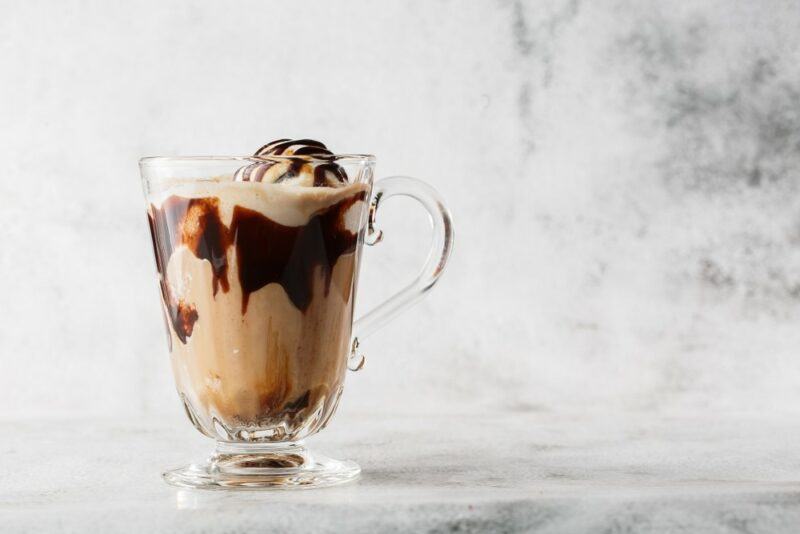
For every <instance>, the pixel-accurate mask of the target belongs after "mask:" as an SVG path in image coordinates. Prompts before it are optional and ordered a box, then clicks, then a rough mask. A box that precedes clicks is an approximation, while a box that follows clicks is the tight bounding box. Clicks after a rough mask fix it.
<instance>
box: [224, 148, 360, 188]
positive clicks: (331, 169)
mask: <svg viewBox="0 0 800 534" xmlns="http://www.w3.org/2000/svg"><path fill="white" fill-rule="evenodd" d="M253 157H255V158H265V161H258V162H255V163H252V164H250V165H246V166H244V167H241V168H240V169H238V170H237V171H236V173H235V174H234V175H233V179H234V181H239V182H264V183H272V184H287V185H296V186H301V187H342V186H344V185H346V184H347V183H348V180H347V173H346V172H345V170H344V169H343V168H342V167H341V166H340V165H338V164H337V163H336V162H335V158H334V155H333V152H331V151H330V150H328V147H326V146H325V145H324V144H323V143H321V142H319V141H315V140H313V139H277V140H275V141H272V142H269V143H267V144H266V145H264V146H262V147H261V148H259V149H258V150H256V152H255V154H253ZM271 158H274V159H271Z"/></svg>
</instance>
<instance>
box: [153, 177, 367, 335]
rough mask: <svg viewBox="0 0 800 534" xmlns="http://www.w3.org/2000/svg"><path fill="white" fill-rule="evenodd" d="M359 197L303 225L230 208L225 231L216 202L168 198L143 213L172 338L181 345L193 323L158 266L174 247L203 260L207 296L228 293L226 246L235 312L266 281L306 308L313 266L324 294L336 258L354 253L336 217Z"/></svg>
mask: <svg viewBox="0 0 800 534" xmlns="http://www.w3.org/2000/svg"><path fill="white" fill-rule="evenodd" d="M365 198H366V192H364V191H361V192H359V193H357V194H354V195H353V196H351V197H348V198H345V199H344V200H341V201H339V202H338V203H336V204H334V205H332V206H329V207H327V208H325V209H324V210H321V211H320V212H319V213H317V214H315V215H313V216H312V217H311V218H310V219H309V221H308V222H307V223H306V224H305V225H303V226H284V225H282V224H279V223H276V222H275V221H273V220H272V219H270V218H268V217H266V216H264V215H262V214H261V213H259V212H257V211H253V210H250V209H247V208H243V207H241V206H236V207H234V210H233V218H232V220H231V226H230V228H228V227H226V226H225V225H224V224H223V222H222V220H221V219H220V215H219V199H218V198H216V197H204V198H191V199H189V198H184V197H179V196H174V195H173V196H170V197H168V198H167V199H166V200H164V202H163V203H162V205H161V207H160V208H157V207H156V206H154V205H151V207H150V208H151V214H148V218H149V220H150V221H149V222H150V231H151V234H152V237H153V248H154V249H155V256H156V267H157V268H158V272H159V275H160V285H161V293H162V296H163V298H164V303H165V305H166V307H167V316H168V319H169V321H170V322H171V323H172V327H173V329H174V330H175V333H176V335H177V336H178V339H180V340H181V342H182V343H184V344H185V343H186V339H187V338H188V337H190V336H191V335H192V330H193V327H194V323H195V322H196V321H197V320H198V315H197V311H196V310H195V308H194V306H192V305H191V304H189V303H185V302H182V301H180V300H179V299H177V298H175V296H174V295H172V291H171V289H170V284H169V281H168V280H167V274H166V268H167V264H168V263H169V259H170V257H171V256H172V254H173V252H174V251H175V249H176V248H177V247H178V246H180V245H185V246H186V247H187V248H188V249H189V250H190V251H191V252H192V254H194V255H195V256H196V257H197V258H199V259H204V260H208V261H209V262H210V263H211V268H212V271H213V275H214V276H213V292H214V295H216V294H217V289H218V286H219V285H221V286H222V290H223V291H224V292H226V293H227V292H228V290H229V288H230V286H229V281H228V261H227V256H226V254H227V249H228V247H230V246H234V247H235V250H236V257H237V261H238V266H239V269H238V270H239V282H240V284H241V287H242V314H244V313H246V311H247V303H248V300H249V297H250V294H251V293H254V292H255V291H258V290H259V289H261V288H262V287H264V286H266V285H267V284H270V283H278V284H280V285H281V286H282V287H283V288H284V290H285V291H286V294H287V295H288V297H289V299H290V300H291V301H292V303H293V304H294V305H295V306H296V307H297V309H299V310H301V311H303V312H305V311H306V309H308V306H309V304H310V303H311V298H312V294H311V293H312V287H313V283H314V276H315V273H316V272H317V269H319V271H320V274H322V276H324V279H325V292H326V295H327V292H328V291H329V290H330V283H331V275H332V271H333V267H334V265H335V264H336V261H337V260H338V258H339V256H341V255H343V254H347V253H351V252H354V251H355V248H356V244H357V241H358V234H357V233H353V232H351V231H350V230H348V229H347V228H346V227H345V221H344V215H345V213H346V212H347V210H348V209H349V208H350V207H351V206H352V205H353V204H355V203H356V202H358V201H360V200H364V199H365Z"/></svg>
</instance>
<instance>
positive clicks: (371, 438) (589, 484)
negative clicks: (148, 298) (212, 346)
mask: <svg viewBox="0 0 800 534" xmlns="http://www.w3.org/2000/svg"><path fill="white" fill-rule="evenodd" d="M798 421H799V420H798V418H797V416H794V415H791V414H785V415H777V414H773V415H772V416H769V417H767V416H764V415H763V414H756V413H753V414H749V415H747V414H727V415H722V414H719V415H717V416H714V417H708V416H674V415H673V416H670V415H661V416H654V415H652V414H644V413H641V414H628V415H622V414H609V413H596V414H583V415H565V414H561V415H553V414H547V413H537V412H530V411H518V412H515V413H509V414H507V415H505V416H502V417H498V416H497V415H478V414H470V415H457V416H456V415H454V416H445V415H439V416H431V415H425V416H393V417H386V416H378V415H367V414H361V415H354V414H351V415H345V416H344V417H341V418H339V419H338V420H336V421H335V422H334V424H333V425H332V426H331V428H329V429H326V430H325V431H323V432H322V434H320V435H319V436H317V437H315V438H313V439H312V440H310V445H311V446H313V447H316V448H317V449H319V450H324V451H326V452H327V453H330V454H332V455H334V454H336V455H339V456H346V457H350V458H353V459H356V460H357V461H359V462H360V464H361V465H362V467H363V475H362V478H361V479H360V480H359V481H357V482H356V483H353V484H350V485H346V486H340V487H336V488H328V489H321V490H301V491H293V492H279V493H278V492H269V493H253V492H234V493H220V492H208V491H189V490H177V489H174V488H172V487H170V486H167V485H166V484H164V483H163V482H162V481H161V480H160V478H159V476H158V472H159V469H160V468H163V467H168V466H174V465H177V464H179V463H181V462H183V461H185V460H187V459H189V458H200V457H202V456H204V455H205V454H206V453H207V452H208V451H209V447H210V446H211V443H210V442H208V441H206V440H205V439H204V438H202V437H201V436H200V435H199V434H198V433H196V432H195V431H194V429H192V428H190V427H189V424H188V423H187V422H185V421H180V420H177V421H176V420H167V419H161V420H159V421H156V422H146V421H144V420H117V421H114V420H110V419H75V420H72V421H64V420H59V421H47V420H43V419H40V420H36V419H34V420H27V421H10V420H6V421H4V422H2V423H1V424H0V431H1V432H2V435H3V436H4V439H3V441H2V442H1V443H0V480H2V485H0V522H2V531H3V532H9V533H11V532H26V531H55V530H58V531H60V532H87V531H95V532H154V533H155V532H203V533H214V532H228V533H238V532H242V533H244V532H249V533H252V532H310V531H313V532H342V531H348V532H401V531H413V532H485V531H493V532H549V533H564V532H568V533H572V532H575V533H579V532H608V533H622V532H658V533H661V532H664V533H667V532H704V533H712V534H713V533H725V534H728V533H749V534H755V533H761V532H764V533H766V532H770V533H778V534H780V533H794V532H796V531H797V527H798V525H800V455H798V452H797V451H798V450H800V423H799V422H798Z"/></svg>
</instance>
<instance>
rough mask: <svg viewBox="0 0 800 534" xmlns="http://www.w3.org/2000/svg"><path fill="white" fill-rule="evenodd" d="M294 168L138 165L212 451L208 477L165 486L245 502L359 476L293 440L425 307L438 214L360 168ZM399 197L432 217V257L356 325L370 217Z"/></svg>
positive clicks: (364, 161) (324, 158)
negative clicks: (365, 348)
mask: <svg viewBox="0 0 800 534" xmlns="http://www.w3.org/2000/svg"><path fill="white" fill-rule="evenodd" d="M300 152H301V154H296V155H291V156H285V155H267V156H251V157H147V158H143V159H142V160H141V161H140V169H141V174H142V182H143V186H144V192H145V197H146V201H147V215H148V220H149V224H150V231H151V235H152V238H153V248H154V251H155V257H156V266H157V269H158V280H159V286H160V289H161V305H162V311H163V315H164V321H165V323H166V330H167V338H168V346H169V351H170V359H171V363H172V368H173V373H174V377H175V383H176V386H177V390H178V394H179V396H180V399H181V401H182V402H183V405H184V407H185V409H186V414H187V415H188V417H189V419H190V421H191V422H192V424H194V426H195V427H196V428H197V429H198V430H199V431H200V432H202V433H203V434H205V435H206V436H209V437H211V438H214V439H215V440H216V441H217V447H216V451H215V453H214V454H213V455H212V456H211V457H210V458H209V459H208V460H206V461H205V462H201V463H196V464H190V465H187V466H185V467H181V468H178V469H174V470H171V471H168V472H166V473H164V478H165V480H167V481H168V482H169V483H172V484H175V485H179V486H183V487H200V488H254V489H255V488H288V487H309V486H328V485H333V484H338V483H342V482H346V481H348V480H352V479H354V478H356V477H357V476H358V474H359V472H360V468H359V467H358V465H356V464H355V463H353V462H351V461H339V460H334V459H331V458H328V457H325V456H322V455H320V454H316V453H313V454H312V453H311V452H309V451H308V450H307V449H306V448H305V446H304V444H303V441H302V440H303V439H304V438H305V437H307V436H310V435H312V434H314V433H316V432H318V431H319V430H321V429H322V428H324V427H325V425H326V424H327V423H328V421H329V419H330V418H331V416H332V415H333V413H334V411H335V410H336V406H337V404H338V402H339V397H340V395H341V393H342V387H343V383H344V375H345V373H346V370H347V368H348V367H349V368H350V369H352V370H357V369H358V368H360V366H361V364H362V363H363V356H361V355H360V353H359V352H358V350H357V349H358V339H359V338H361V339H363V338H364V337H365V336H367V335H369V334H371V333H372V332H373V331H375V330H376V329H377V328H379V327H380V326H382V325H383V324H385V323H386V322H387V321H389V320H390V319H391V318H392V317H393V316H395V315H396V314H397V313H398V312H400V311H401V310H403V309H404V308H406V307H408V306H410V305H411V304H412V303H414V302H415V301H416V300H418V299H419V298H420V297H422V295H423V294H425V292H426V291H427V290H428V289H430V288H431V287H432V286H433V285H434V284H435V283H436V281H437V279H438V278H439V276H440V275H441V274H442V270H443V269H444V267H445V264H446V262H447V259H448V256H449V254H450V251H451V250H452V246H453V228H452V222H451V217H450V214H449V212H448V210H447V208H446V207H445V206H444V204H443V202H442V200H441V198H440V197H439V195H438V194H437V193H436V191H435V190H434V189H433V188H431V187H430V186H429V185H427V184H425V183H424V182H421V181H419V180H416V179H413V178H408V177H391V178H384V179H381V180H377V181H375V183H374V184H373V169H374V166H375V158H374V157H372V156H369V155H332V154H331V155H327V154H316V155H314V154H312V155H303V154H302V151H300ZM328 154H329V153H328ZM278 175H280V177H279V178H278V179H276V176H278ZM287 176H288V177H289V179H288V180H287V179H283V178H286V177H287ZM320 185H322V186H324V187H315V186H320ZM396 195H402V196H409V197H411V198H414V199H416V200H417V201H419V202H420V203H421V204H422V206H423V207H424V208H425V209H426V210H427V212H428V213H429V215H430V219H431V222H432V227H433V240H432V245H431V250H430V253H429V255H428V258H427V260H426V262H425V265H424V266H423V268H422V271H421V272H420V274H419V275H418V276H417V278H416V279H415V280H414V282H413V283H411V284H410V285H409V286H407V287H406V288H404V289H402V290H401V291H399V292H398V293H397V294H395V295H394V296H393V297H391V298H389V299H388V300H387V301H385V302H384V303H383V304H381V305H379V306H378V307H377V308H376V309H374V310H372V311H370V312H369V313H367V314H366V315H364V316H363V317H361V318H359V319H358V320H355V321H354V320H353V319H354V318H353V306H354V301H355V295H356V286H357V281H358V271H359V263H360V258H361V251H362V246H363V244H365V243H366V244H367V245H374V244H376V243H378V242H379V241H380V239H381V233H380V231H378V230H376V229H375V218H376V215H377V213H378V210H379V207H380V206H381V205H382V203H383V201H384V200H385V199H387V198H389V197H392V196H396Z"/></svg>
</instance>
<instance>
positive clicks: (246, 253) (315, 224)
mask: <svg viewBox="0 0 800 534" xmlns="http://www.w3.org/2000/svg"><path fill="white" fill-rule="evenodd" d="M365 195H366V193H365V192H363V191H362V192H360V193H358V194H356V195H353V196H352V197H349V198H346V199H344V200H342V201H340V202H339V203H337V204H334V205H333V206H330V207H328V208H325V209H324V210H323V211H321V212H320V213H318V214H316V215H314V216H313V217H311V219H309V221H308V222H307V223H306V224H305V225H303V226H284V225H282V224H279V223H276V222H275V221H273V220H272V219H270V218H268V217H266V216H264V215H262V214H261V213H259V212H257V211H253V210H249V209H247V208H243V207H241V206H236V207H235V208H234V210H233V220H232V222H231V234H232V235H233V241H234V244H235V246H236V257H237V258H238V262H239V283H240V284H241V286H242V314H244V313H245V312H246V311H247V302H248V300H249V298H250V294H251V293H254V292H256V291H258V290H259V289H261V288H262V287H264V286H266V285H267V284H270V283H278V284H280V285H281V286H283V289H284V290H285V291H286V294H287V295H288V296H289V300H291V301H292V303H293V304H294V305H295V306H296V307H297V309H299V310H301V311H305V310H306V309H307V308H308V305H309V304H310V303H311V297H312V295H311V288H312V286H313V283H314V280H313V277H314V271H315V269H317V268H319V269H320V270H321V272H322V275H323V276H324V277H325V294H326V295H327V293H328V291H329V289H330V283H331V274H332V271H333V266H334V265H335V264H336V260H337V259H339V256H341V255H342V254H347V253H349V252H353V251H355V248H356V242H357V240H358V235H357V234H354V233H353V232H351V231H349V230H348V229H347V228H345V227H344V220H343V219H344V214H345V213H346V212H347V210H348V209H349V208H350V207H351V206H352V205H353V204H355V203H356V202H357V201H359V200H363V199H364V198H365Z"/></svg>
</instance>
